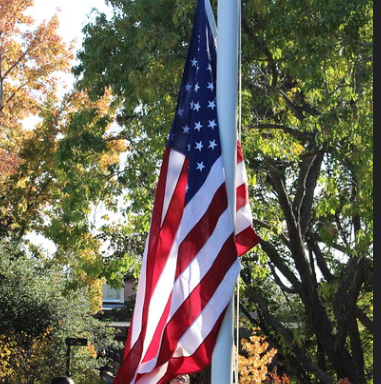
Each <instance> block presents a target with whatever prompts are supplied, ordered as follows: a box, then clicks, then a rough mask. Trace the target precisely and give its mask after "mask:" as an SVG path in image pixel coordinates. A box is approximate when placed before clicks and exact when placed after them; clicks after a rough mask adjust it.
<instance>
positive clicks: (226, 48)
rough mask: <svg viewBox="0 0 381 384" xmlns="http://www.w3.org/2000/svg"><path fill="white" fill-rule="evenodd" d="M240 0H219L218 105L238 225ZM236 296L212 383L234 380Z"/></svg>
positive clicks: (227, 383) (217, 353)
mask: <svg viewBox="0 0 381 384" xmlns="http://www.w3.org/2000/svg"><path fill="white" fill-rule="evenodd" d="M239 20H240V0H219V1H218V14H217V25H218V28H217V31H218V32H217V33H218V39H217V44H218V45H217V105H218V120H219V126H220V135H221V146H222V156H223V159H224V166H225V171H226V185H227V189H228V198H229V209H230V212H231V215H232V217H233V220H234V224H235V214H236V212H235V206H236V203H235V202H236V183H235V173H236V159H237V138H238V137H237V108H238V57H239V56H238V53H239V52H238V50H239V36H240V35H239V26H240V22H239ZM233 347H234V299H233V297H232V300H231V303H230V305H229V308H228V311H227V313H226V316H225V319H224V321H223V323H222V327H221V330H220V333H219V336H218V339H217V343H216V346H215V349H214V353H213V357H212V367H211V368H212V384H231V383H233V349H234V348H233Z"/></svg>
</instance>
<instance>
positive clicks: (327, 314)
mask: <svg viewBox="0 0 381 384" xmlns="http://www.w3.org/2000/svg"><path fill="white" fill-rule="evenodd" d="M105 1H106V3H107V4H109V5H111V6H112V7H113V14H112V16H111V17H109V18H107V17H106V15H103V14H99V15H98V17H97V18H96V20H95V21H94V22H92V23H90V24H88V25H87V26H86V27H85V29H84V32H85V39H84V41H83V45H82V49H81V50H80V52H79V53H78V59H79V64H78V65H77V66H76V67H75V68H73V72H74V73H75V75H76V76H77V84H76V89H75V90H73V91H70V92H68V93H67V94H65V95H64V96H62V97H61V96H58V94H57V86H58V80H57V79H56V78H55V76H54V74H55V73H56V71H67V70H69V67H70V59H71V57H72V50H71V49H70V47H67V46H66V45H65V44H63V42H62V41H61V40H60V38H59V36H57V33H56V31H57V20H55V19H53V20H52V21H51V22H50V23H47V24H44V25H41V26H37V27H36V28H35V29H33V28H32V26H33V21H32V20H31V19H30V18H27V17H25V16H24V15H23V12H24V11H25V9H26V8H27V7H28V6H31V5H32V4H33V1H32V0H12V1H9V0H0V125H1V131H0V170H1V172H2V178H1V180H0V239H1V242H2V244H8V243H9V242H14V241H16V240H19V239H21V238H22V237H23V236H25V235H26V234H27V233H28V232H30V231H32V230H34V231H37V232H40V233H42V234H44V235H45V236H46V237H47V238H49V239H50V240H52V241H53V242H54V243H55V245H56V246H57V251H56V252H55V254H54V258H55V260H56V261H57V262H59V263H60V264H61V266H63V267H64V268H65V270H68V271H70V282H71V288H75V289H77V288H81V287H90V289H92V292H93V295H95V293H94V292H97V291H99V290H98V288H99V286H100V282H101V281H102V280H101V279H102V278H103V277H106V278H107V280H108V281H109V282H111V283H112V284H115V285H117V284H120V283H121V281H122V280H123V277H124V276H125V275H126V274H128V275H131V276H134V275H136V273H137V272H138V265H139V261H140V258H141V256H142V252H143V247H144V241H145V238H146V234H147V231H148V226H149V221H150V217H151V209H152V202H153V196H154V192H155V186H156V182H157V175H158V169H159V167H160V161H161V158H162V154H163V151H164V146H165V141H166V137H167V134H168V132H169V129H170V125H171V122H172V118H173V113H174V110H175V102H176V100H177V95H178V90H179V89H178V88H179V85H180V81H181V75H182V71H183V67H184V61H185V58H186V53H187V49H188V42H189V38H190V33H191V29H192V22H193V16H194V11H195V6H196V2H195V1H194V2H189V1H185V0H134V1H132V0H105ZM212 5H213V7H214V8H215V9H216V7H217V1H216V0H213V1H212ZM242 15H243V20H242V132H241V135H242V142H243V150H244V153H245V157H246V161H247V168H248V172H249V183H250V195H251V204H252V210H253V214H254V225H255V228H256V230H257V232H258V235H259V238H260V245H259V246H258V247H256V248H255V249H254V250H253V251H252V252H251V253H249V254H247V255H246V256H245V257H244V258H243V271H242V273H241V279H240V285H241V287H242V291H241V303H240V304H241V311H242V313H243V314H245V316H242V321H244V320H245V321H246V323H245V325H246V326H247V327H248V328H252V326H259V327H260V329H261V330H262V332H263V333H264V334H265V335H266V336H267V338H268V339H269V340H271V342H272V343H273V345H274V346H275V347H276V348H277V349H278V350H279V368H282V369H283V370H285V371H286V372H287V375H288V376H289V377H290V378H291V380H292V382H293V383H298V382H303V383H306V384H309V383H311V384H312V383H325V384H326V383H329V384H331V383H335V382H336V381H337V380H339V379H344V378H348V379H349V380H350V381H351V382H352V383H355V384H365V383H367V384H369V383H373V372H372V367H373V362H372V356H373V286H372V277H373V35H372V33H373V3H372V2H371V1H370V0H336V1H328V0H276V1H274V0H261V1H259V0H250V1H246V0H243V4H242ZM25 26H27V29H28V32H25ZM28 116H37V117H38V121H37V122H33V123H32V122H30V121H25V117H28ZM122 152H123V154H124V155H123V157H122V159H123V163H122V164H120V157H119V155H120V154H121V153H122ZM101 205H103V206H105V207H106V208H107V209H108V212H109V213H110V216H109V217H108V216H107V215H104V216H103V221H102V223H103V224H104V225H103V226H99V223H96V224H97V225H96V226H95V225H94V221H93V220H92V214H93V212H94V209H95V208H96V207H99V206H101ZM113 212H117V213H118V214H121V215H122V216H123V219H124V222H123V223H122V224H115V223H113V220H112V217H111V213H113ZM102 245H109V248H108V249H106V250H105V249H104V248H103V249H102V248H101V246H102ZM4 255H5V256H1V257H4V258H5V257H9V256H10V255H11V256H12V257H11V258H18V257H21V256H17V255H18V254H16V255H14V254H13V253H11V252H10V251H8V250H7V251H5V253H4ZM2 265H3V267H2V269H0V278H1V276H6V279H3V281H2V284H3V285H4V284H5V282H7V283H10V282H11V281H13V280H12V279H11V276H10V275H6V274H5V273H3V270H4V269H5V267H4V264H2ZM15 268H16V267H15ZM95 297H96V295H95ZM26 300H27V298H26ZM28 300H29V299H28ZM31 302H32V301H31V300H29V301H28V303H29V304H30V303H31ZM4 303H5V302H4ZM29 304H28V305H29ZM33 304H36V305H37V306H38V304H39V301H36V302H35V303H33ZM43 307H44V306H41V307H39V308H40V309H41V308H42V309H43ZM39 308H37V311H39V310H40V309H39ZM49 308H50V307H46V309H49ZM254 313H255V316H253V314H254ZM33 332H34V331H33Z"/></svg>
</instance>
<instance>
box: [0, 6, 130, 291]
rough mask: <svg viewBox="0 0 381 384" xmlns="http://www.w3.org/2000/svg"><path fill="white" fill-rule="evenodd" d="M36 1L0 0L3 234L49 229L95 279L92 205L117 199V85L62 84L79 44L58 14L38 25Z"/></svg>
mask: <svg viewBox="0 0 381 384" xmlns="http://www.w3.org/2000/svg"><path fill="white" fill-rule="evenodd" d="M33 3H34V2H33V1H30V0H17V1H8V0H7V1H5V0H1V1H0V11H1V13H0V85H1V86H0V90H1V92H0V126H1V131H0V171H2V178H1V180H0V238H6V239H20V238H22V237H23V236H25V235H27V234H28V233H30V232H31V231H34V232H37V233H41V234H43V235H44V236H45V237H47V238H49V239H50V240H52V241H53V242H54V243H55V245H56V246H57V256H56V257H57V258H58V259H61V261H62V263H64V264H71V268H72V270H76V271H77V276H78V283H79V284H93V285H94V287H95V288H96V287H99V277H102V275H103V271H102V270H103V258H102V255H101V253H100V247H101V242H100V241H99V240H97V239H96V238H95V235H96V234H97V233H98V232H97V228H96V225H97V223H93V220H92V216H91V215H92V213H93V210H94V207H97V206H98V205H100V204H103V205H104V206H106V207H108V208H109V209H115V207H116V206H117V201H116V198H115V196H117V195H118V193H119V192H118V188H119V186H118V185H117V183H116V182H115V177H114V171H115V170H117V169H118V167H119V155H120V153H121V152H122V151H123V150H124V145H123V143H122V142H118V141H114V140H110V139H109V136H110V134H109V130H110V126H111V123H112V121H111V120H110V119H109V117H108V113H109V109H110V108H111V109H112V106H111V107H110V94H108V93H107V92H106V93H105V95H104V97H103V98H101V99H100V100H97V101H96V102H91V101H90V100H89V98H88V97H87V94H86V93H84V92H78V91H75V90H69V91H68V92H67V93H65V94H63V93H62V92H61V91H59V88H60V84H61V80H60V76H62V75H63V74H65V73H67V72H69V71H70V65H71V60H72V59H73V57H74V55H73V50H72V47H71V46H70V45H69V46H68V45H67V44H66V43H65V42H64V41H63V40H62V39H61V38H60V36H59V35H58V34H57V30H58V27H59V22H58V17H57V16H54V17H53V18H52V19H51V20H50V21H47V22H43V23H42V24H41V25H38V26H36V25H35V23H34V20H33V19H32V18H31V17H29V16H25V11H26V10H27V8H28V7H31V6H33ZM26 118H29V119H26Z"/></svg>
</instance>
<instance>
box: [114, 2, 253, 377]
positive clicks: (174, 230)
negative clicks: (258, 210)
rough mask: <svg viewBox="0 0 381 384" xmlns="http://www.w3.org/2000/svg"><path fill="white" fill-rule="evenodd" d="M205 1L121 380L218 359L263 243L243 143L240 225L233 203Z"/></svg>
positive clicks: (195, 30)
mask: <svg viewBox="0 0 381 384" xmlns="http://www.w3.org/2000/svg"><path fill="white" fill-rule="evenodd" d="M205 1H208V0H199V2H198V5H197V10H196V16H195V21H194V27H193V33H192V38H191V42H190V47H189V53H188V57H187V61H186V64H185V69H184V75H183V79H182V84H181V89H180V93H179V98H178V103H177V107H176V112H175V117H174V120H173V123H172V128H171V132H170V135H169V138H168V143H167V147H166V149H165V153H164V158H163V162H162V166H161V171H160V176H159V181H158V186H157V191H156V197H155V202H154V208H153V212H152V219H151V225H150V231H149V235H148V238H147V243H146V248H145V252H144V257H143V264H142V270H141V274H140V279H139V284H138V291H137V298H136V304H135V309H134V314H133V318H132V321H131V327H130V330H129V334H128V338H127V342H126V347H125V352H124V358H123V361H122V363H121V366H120V368H119V370H118V373H117V376H116V378H115V380H114V383H115V384H132V383H133V384H135V383H136V384H164V383H168V382H169V381H171V380H172V379H173V378H175V377H176V376H177V375H179V374H184V373H191V372H195V371H199V370H202V369H204V368H206V367H207V366H209V365H210V363H211V357H212V353H213V349H214V345H215V342H216V339H217V335H218V332H219V329H220V325H221V322H222V320H223V318H224V315H225V313H226V309H227V307H228V305H229V302H230V300H231V297H232V295H233V291H234V287H235V284H236V281H237V277H238V275H239V272H240V269H241V264H240V259H239V256H241V255H242V254H243V253H245V252H246V251H248V250H249V249H251V248H252V247H253V246H254V245H256V244H257V242H258V239H257V236H256V234H255V232H254V229H253V228H252V219H251V211H250V207H249V203H248V194H247V178H246V171H245V165H244V162H243V157H242V151H241V147H240V145H239V143H238V151H237V152H238V156H237V158H238V159H237V173H236V178H237V183H236V184H237V200H236V201H237V203H236V204H237V207H236V208H237V216H236V227H234V223H233V222H234V220H233V218H232V217H231V213H230V210H229V209H228V198H227V189H226V184H225V172H224V164H223V159H222V153H221V142H220V134H219V126H218V118H217V105H216V45H215V35H214V33H213V28H212V24H211V23H212V22H211V21H210V19H208V14H207V11H206V8H205V7H206V4H205ZM233 161H235V159H234V160H233Z"/></svg>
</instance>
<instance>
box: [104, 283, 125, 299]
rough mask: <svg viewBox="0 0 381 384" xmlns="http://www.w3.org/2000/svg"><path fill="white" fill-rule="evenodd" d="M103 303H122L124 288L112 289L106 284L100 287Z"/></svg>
mask: <svg viewBox="0 0 381 384" xmlns="http://www.w3.org/2000/svg"><path fill="white" fill-rule="evenodd" d="M102 295H103V302H108V303H124V288H121V289H114V288H111V287H110V286H109V285H108V284H105V285H104V286H103V287H102Z"/></svg>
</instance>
